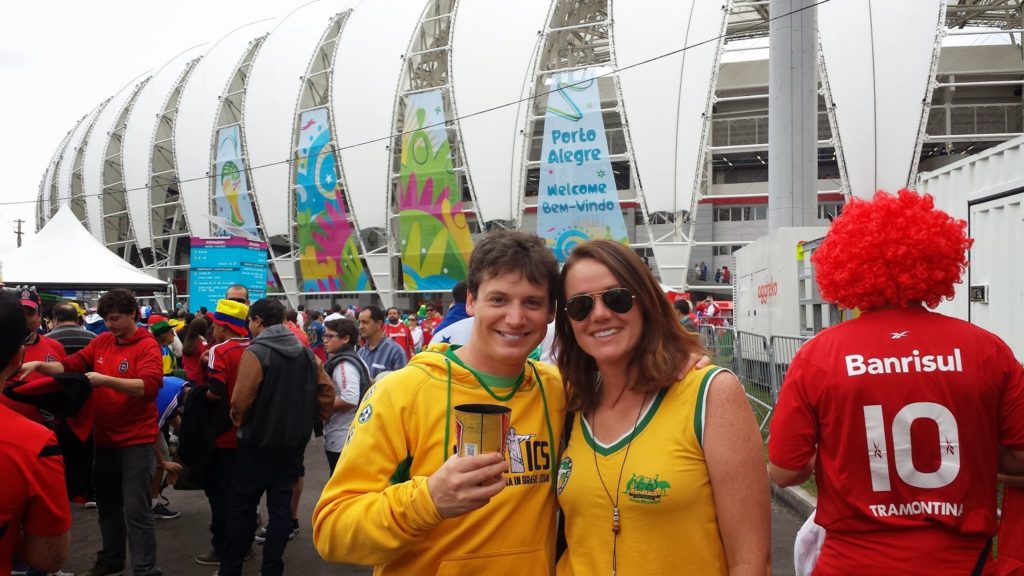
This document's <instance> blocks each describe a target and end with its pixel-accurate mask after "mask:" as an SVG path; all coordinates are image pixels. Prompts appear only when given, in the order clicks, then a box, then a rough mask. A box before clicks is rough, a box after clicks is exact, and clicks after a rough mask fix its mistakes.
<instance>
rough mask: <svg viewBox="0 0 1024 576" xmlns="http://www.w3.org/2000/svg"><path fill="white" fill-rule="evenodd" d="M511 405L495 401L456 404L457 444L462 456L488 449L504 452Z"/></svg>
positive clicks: (482, 452) (484, 451)
mask: <svg viewBox="0 0 1024 576" xmlns="http://www.w3.org/2000/svg"><path fill="white" fill-rule="evenodd" d="M511 416H512V409H511V408H509V407H507V406H499V405H496V404H462V405H460V406H456V407H455V446H456V450H457V451H458V454H459V455H461V456H474V455H476V454H484V453H487V452H497V453H499V454H501V455H504V454H505V438H506V437H507V436H508V427H509V420H510V418H511Z"/></svg>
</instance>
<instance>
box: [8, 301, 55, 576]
mask: <svg viewBox="0 0 1024 576" xmlns="http://www.w3.org/2000/svg"><path fill="white" fill-rule="evenodd" d="M29 333H30V331H29V328H28V325H27V324H26V322H25V313H24V312H23V311H22V304H21V303H19V302H18V299H17V298H16V297H15V296H14V295H12V294H10V293H9V292H6V291H3V290H0V382H5V381H7V380H8V379H10V377H11V376H13V375H14V374H16V373H17V372H18V370H19V368H20V367H21V359H22V354H23V353H24V350H25V345H24V343H25V338H26V337H27V336H28V335H29ZM0 478H2V480H0V574H10V573H11V572H10V570H11V559H12V556H13V555H15V554H17V556H18V558H20V559H21V560H23V561H25V562H28V563H29V564H30V565H32V566H33V567H35V568H36V569H38V570H44V571H47V572H50V571H57V570H60V568H61V566H62V565H63V564H64V559H65V558H66V557H67V555H68V543H69V541H70V537H69V531H70V530H71V509H70V507H69V505H68V496H67V492H66V491H65V490H64V461H63V460H62V458H61V455H60V448H59V447H58V445H57V438H56V437H55V436H54V434H53V432H51V431H49V430H47V429H46V428H44V427H43V426H40V425H39V424H36V423H35V422H32V421H30V420H28V419H27V418H24V417H22V416H19V415H18V414H16V413H15V412H14V411H12V410H10V409H8V408H6V407H4V406H0Z"/></svg>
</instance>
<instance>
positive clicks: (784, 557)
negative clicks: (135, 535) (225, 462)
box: [64, 439, 803, 576]
mask: <svg viewBox="0 0 1024 576" xmlns="http://www.w3.org/2000/svg"><path fill="white" fill-rule="evenodd" d="M326 482H327V462H326V460H325V458H324V454H323V443H322V440H320V439H317V440H316V441H314V442H311V443H310V445H309V447H308V448H307V449H306V485H305V491H304V493H303V496H302V500H301V501H300V503H299V526H300V531H299V534H298V536H296V537H295V538H294V539H293V540H291V541H290V542H289V543H288V548H287V549H286V550H285V573H286V574H302V575H303V576H328V575H329V576H366V575H369V574H371V572H372V570H371V569H370V568H366V567H360V566H346V565H339V564H328V563H326V562H324V561H323V560H321V559H320V556H319V554H317V552H316V550H315V549H314V548H313V542H312V534H311V532H310V526H309V519H310V517H311V516H312V514H313V506H314V505H315V504H316V500H317V498H319V496H320V491H321V490H322V489H323V486H324V484H325V483H326ZM165 494H166V495H167V496H168V497H169V498H170V500H171V508H173V509H175V510H177V511H179V512H181V516H180V517H179V518H176V519H174V520H157V526H156V528H157V543H158V549H157V559H158V562H159V565H160V567H161V568H162V569H163V571H164V574H165V575H166V576H191V575H198V576H209V575H212V574H213V573H214V572H215V571H216V567H210V566H199V565H197V564H196V563H195V562H194V561H193V557H194V556H195V555H196V554H198V553H200V552H205V551H207V550H208V549H209V546H210V535H209V530H208V523H209V513H210V512H209V507H208V505H207V501H206V496H205V495H204V494H203V493H202V491H192V492H175V491H174V490H173V489H168V490H167V491H166V492H165ZM262 514H263V518H264V520H265V519H266V511H265V509H264V511H263V513H262ZM72 516H73V524H72V528H71V553H70V555H69V557H68V561H67V563H66V564H65V567H64V570H65V571H67V572H72V573H83V572H85V571H86V570H88V569H89V567H90V566H92V564H93V560H94V559H95V554H96V551H97V550H99V548H100V535H99V525H98V524H97V522H96V510H95V509H92V510H89V509H86V508H84V507H83V506H81V505H76V504H73V505H72ZM802 522H803V520H802V519H800V518H799V517H797V515H796V514H795V513H794V512H792V511H791V510H790V509H789V508H787V507H786V506H784V505H782V504H781V502H778V501H773V503H772V535H773V536H772V560H773V561H772V564H773V567H774V568H773V573H774V575H775V576H790V575H792V574H793V538H794V537H795V535H796V531H797V530H798V529H799V528H800V524H802ZM260 554H261V549H260V547H259V546H256V554H255V556H254V557H253V559H252V560H250V561H249V562H248V563H246V566H245V572H244V573H245V575H246V576H255V574H256V573H257V572H258V571H259V567H260ZM126 574H128V572H126Z"/></svg>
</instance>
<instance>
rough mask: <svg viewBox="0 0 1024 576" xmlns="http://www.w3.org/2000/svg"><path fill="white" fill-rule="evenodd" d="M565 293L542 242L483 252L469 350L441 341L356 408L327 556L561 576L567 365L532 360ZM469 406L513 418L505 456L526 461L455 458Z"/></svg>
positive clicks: (326, 501) (327, 512)
mask: <svg viewBox="0 0 1024 576" xmlns="http://www.w3.org/2000/svg"><path fill="white" fill-rule="evenodd" d="M557 283H558V264H557V262H556V261H555V258H554V255H553V254H552V253H551V250H550V249H548V248H547V246H546V245H545V244H544V242H543V240H541V239H540V238H538V237H537V236H534V235H532V234H526V233H523V232H499V233H495V234H491V235H489V236H487V237H486V238H485V239H483V240H482V241H481V242H480V243H479V244H477V245H476V247H475V248H474V250H473V254H472V257H471V260H470V265H469V275H468V278H467V285H468V292H469V293H468V295H467V299H466V309H467V312H468V313H469V314H471V315H472V316H473V317H474V318H475V321H474V323H473V329H472V335H471V337H470V339H469V341H468V342H467V343H466V344H465V345H464V346H462V347H460V348H458V349H457V350H452V348H451V347H449V346H448V345H447V344H443V343H435V344H434V345H432V346H431V350H430V351H428V352H425V353H420V354H418V355H416V356H415V357H413V359H412V360H411V361H410V363H409V365H408V366H407V367H405V368H404V369H402V370H399V371H397V372H395V373H393V374H391V375H390V376H388V377H387V378H385V379H384V380H382V381H381V382H380V383H379V384H378V385H377V386H375V387H374V388H372V389H371V390H369V391H368V392H367V393H366V396H365V397H364V399H363V401H362V403H361V404H360V406H359V408H358V410H357V412H356V414H357V415H356V418H355V420H354V421H353V423H352V427H351V429H350V431H349V435H348V436H349V438H348V442H347V444H346V446H345V449H344V451H343V452H342V453H341V458H340V460H339V461H338V470H337V471H336V473H335V474H334V475H333V476H332V477H331V480H330V481H329V482H328V484H327V486H326V487H325V488H324V491H323V495H322V496H321V498H320V501H319V502H318V503H317V506H316V509H315V512H314V516H313V540H314V543H315V544H316V546H317V549H318V550H319V552H320V554H321V555H322V556H323V557H324V558H325V559H327V560H329V561H333V562H347V563H355V564H377V565H383V566H385V567H386V568H385V571H386V572H388V573H391V572H392V571H394V572H395V573H401V574H436V573H439V572H444V571H445V570H446V569H451V570H452V571H454V572H457V573H460V574H461V573H470V572H474V573H475V572H484V571H486V572H487V573H488V574H492V575H495V574H499V575H500V574H508V575H513V574H546V573H548V572H549V571H550V567H551V566H552V565H553V562H554V535H555V530H554V528H555V522H554V519H555V511H556V509H557V505H556V502H555V493H554V490H553V487H552V485H551V482H552V472H553V470H554V466H555V464H556V463H557V462H558V460H557V458H558V454H557V446H556V444H555V442H556V439H557V436H558V435H560V433H561V430H562V425H563V422H564V416H565V414H564V412H565V393H564V391H563V387H562V382H561V378H560V377H559V375H558V373H557V371H556V369H555V368H554V367H552V366H548V365H545V364H538V363H534V362H532V361H528V360H527V358H528V356H529V354H530V353H531V352H532V351H533V350H534V349H535V348H536V347H537V345H538V344H540V343H541V341H542V339H543V338H544V336H545V334H546V333H547V326H548V323H549V322H550V321H551V320H552V319H553V317H554V311H555V295H556V293H557ZM608 298H610V299H611V300H612V301H613V302H615V306H617V307H621V306H622V305H623V304H622V299H621V295H616V294H612V295H611V296H609V297H608ZM581 306H585V304H581ZM465 404H490V405H498V406H503V407H507V408H509V409H511V413H510V416H509V424H508V426H509V428H508V429H509V430H510V429H511V428H515V434H510V435H506V438H507V440H506V449H505V450H503V452H511V453H516V454H523V456H524V458H523V461H522V462H520V461H519V460H516V466H515V467H514V469H511V470H510V469H509V463H508V462H506V459H505V457H504V455H503V454H499V453H487V454H479V455H473V456H469V455H458V454H455V447H456V446H457V440H456V435H457V429H458V424H457V420H456V416H455V409H456V407H458V406H462V405H465ZM477 510H479V512H475V511H477Z"/></svg>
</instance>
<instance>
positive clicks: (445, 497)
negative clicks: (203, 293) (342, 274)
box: [0, 191, 1024, 576]
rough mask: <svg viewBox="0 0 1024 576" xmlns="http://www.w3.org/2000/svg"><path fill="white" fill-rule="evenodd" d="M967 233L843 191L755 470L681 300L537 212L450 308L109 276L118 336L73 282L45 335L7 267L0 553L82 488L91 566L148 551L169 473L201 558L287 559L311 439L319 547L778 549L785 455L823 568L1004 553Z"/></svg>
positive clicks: (1008, 465)
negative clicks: (946, 303) (90, 512)
mask: <svg viewBox="0 0 1024 576" xmlns="http://www.w3.org/2000/svg"><path fill="white" fill-rule="evenodd" d="M897 233H898V234H900V240H901V241H900V243H899V244H898V245H899V247H900V250H899V251H893V250H887V249H886V248H887V247H888V246H892V245H895V244H896V243H895V242H893V240H894V236H893V235H894V234H897ZM865 237H867V238H868V239H869V241H865V240H864V238H865ZM969 246H970V241H969V240H968V239H967V238H966V236H965V234H964V223H963V222H960V221H954V220H952V219H950V218H949V217H948V216H947V215H945V214H944V213H942V212H940V211H938V210H935V209H934V207H933V205H932V202H931V199H930V198H929V197H926V196H919V195H916V194H914V193H910V192H906V191H901V192H900V193H899V194H898V195H889V194H885V193H879V194H878V195H877V196H876V197H875V199H874V200H871V201H868V200H853V201H851V202H850V204H849V205H848V206H847V207H846V208H845V209H844V211H843V215H842V216H840V217H838V218H837V219H836V220H835V223H834V224H833V227H832V229H831V231H830V232H829V234H828V236H826V238H825V240H824V241H823V243H822V245H821V247H820V248H819V250H818V251H816V252H815V255H814V257H813V258H814V264H815V267H816V270H817V273H818V281H819V284H820V287H821V292H822V294H823V295H824V296H825V297H826V298H831V299H833V300H834V301H836V302H839V303H840V304H842V305H844V306H847V307H851V308H853V307H856V308H858V309H859V310H860V312H861V314H860V317H859V318H857V319H854V320H850V321H848V322H845V323H843V324H840V325H839V326H837V327H834V328H832V329H830V330H828V331H826V332H824V333H822V334H821V335H819V336H818V337H816V338H815V339H813V340H811V341H810V342H809V343H808V344H807V345H805V346H804V347H803V348H802V349H801V350H800V352H799V353H798V354H797V356H796V357H795V358H794V359H793V363H792V366H791V368H790V370H789V373H788V374H787V376H786V380H785V383H784V385H783V387H782V393H781V395H780V398H779V403H778V407H777V410H776V414H775V416H774V418H773V420H772V427H771V440H770V442H769V446H768V449H769V451H768V456H769V462H768V465H767V467H766V465H765V464H766V463H765V456H764V448H763V444H762V438H761V435H760V432H759V430H758V426H757V423H756V421H755V419H754V415H753V413H752V411H751V409H750V405H749V403H748V401H747V398H746V396H745V393H744V389H743V385H742V383H741V382H740V381H739V380H738V379H737V377H736V375H735V374H733V373H732V372H730V371H729V370H727V369H724V368H722V367H719V366H715V365H714V364H713V363H712V362H711V359H710V358H709V357H708V350H707V349H706V348H705V347H704V346H703V345H702V343H701V340H700V339H699V337H698V335H697V334H695V333H694V332H693V331H692V330H689V329H688V326H686V320H690V316H689V315H690V313H691V310H690V309H689V304H688V303H685V302H684V303H685V304H686V306H685V308H686V309H685V310H684V309H683V308H684V307H683V306H680V305H678V304H676V305H673V303H671V302H670V301H669V300H668V299H667V298H666V297H665V295H664V293H663V292H662V290H661V287H660V286H659V284H658V282H657V281H656V279H655V278H654V276H653V275H652V274H651V273H650V270H649V268H648V267H647V266H646V265H645V264H644V262H643V260H642V259H641V258H640V257H638V256H637V254H636V253H635V252H634V251H633V250H631V249H629V248H628V247H626V246H624V245H622V244H620V243H618V242H614V241H607V240H593V241H588V242H585V243H582V244H580V245H578V246H577V247H576V248H574V250H573V251H572V253H571V254H570V255H569V258H568V260H567V261H566V262H565V263H564V265H562V266H561V267H560V266H559V263H558V262H557V261H556V260H555V257H554V255H553V254H552V252H551V250H550V249H549V248H548V247H547V246H546V245H545V243H544V241H543V240H541V239H540V238H538V237H537V236H535V235H533V234H529V233H525V232H519V231H500V232H494V233H491V234H488V235H487V236H486V237H484V238H483V239H482V240H480V241H479V242H478V243H476V245H475V247H474V250H473V252H472V255H471V258H470V263H469V270H468V275H467V278H466V281H465V283H464V284H462V285H460V286H457V287H456V288H455V290H453V297H454V298H455V303H454V304H453V305H452V306H451V308H450V309H449V310H448V311H447V314H446V315H442V314H441V312H443V311H444V310H443V309H442V307H441V306H440V305H439V304H436V303H435V304H429V303H428V304H424V305H423V306H422V307H421V310H415V311H407V312H405V313H404V315H403V312H402V311H401V310H399V309H397V308H388V309H382V308H380V307H377V306H372V305H371V306H365V307H362V308H360V309H356V308H355V307H351V308H344V307H342V306H337V307H335V309H332V310H331V311H329V312H328V313H327V314H323V313H322V312H321V311H316V310H305V309H303V308H301V307H300V308H299V309H296V310H294V311H292V310H287V309H286V308H285V306H284V305H283V304H282V303H281V302H280V301H279V300H275V299H261V300H258V301H256V302H250V301H249V297H248V291H247V290H246V289H245V287H244V286H233V287H231V288H230V289H228V291H227V292H226V293H225V295H224V298H223V299H222V300H220V301H218V302H217V304H216V306H215V309H214V310H213V311H206V310H200V311H198V313H197V314H196V315H195V316H193V317H190V316H189V314H188V313H187V312H176V313H175V314H173V315H164V314H154V313H153V312H152V310H147V309H146V308H145V307H140V306H139V304H138V302H137V301H136V299H135V297H134V296H133V295H132V294H131V293H130V292H128V291H127V290H112V291H110V292H107V293H106V294H104V295H103V296H102V297H101V298H100V300H99V302H98V305H97V308H96V311H95V314H96V315H99V316H100V317H101V318H102V320H103V324H104V326H105V328H106V330H105V331H102V332H101V333H100V334H99V335H97V336H94V337H92V338H90V336H89V335H87V334H90V335H91V333H89V332H88V331H86V330H83V329H80V328H79V327H78V325H79V324H83V325H86V324H94V323H93V322H88V316H89V314H90V312H91V311H89V310H79V309H76V308H75V307H72V306H67V307H63V308H61V311H60V312H59V314H58V312H57V311H56V310H55V311H54V312H53V316H54V319H55V321H56V325H55V326H54V328H53V330H52V331H51V332H50V335H49V336H47V335H42V334H40V325H41V322H40V316H41V314H40V311H39V308H40V306H39V298H38V295H36V294H35V293H34V292H33V291H31V290H27V289H26V290H22V291H20V294H18V295H13V294H9V293H4V294H3V295H0V320H2V324H0V325H2V326H3V328H2V329H0V378H2V381H4V382H7V384H6V385H5V393H4V403H5V404H6V405H7V406H10V407H13V408H15V409H17V410H18V412H19V414H15V413H14V412H13V411H12V410H11V409H10V408H8V407H5V406H0V472H2V474H3V478H4V488H3V489H2V490H0V515H3V514H6V516H0V562H2V563H4V564H3V565H0V574H3V573H5V572H4V571H5V570H6V563H8V562H9V561H10V559H11V558H12V556H13V557H15V558H17V561H18V562H22V563H25V564H27V566H29V567H31V568H32V569H35V570H41V571H43V573H45V572H48V571H49V572H52V571H55V570H58V569H59V568H60V567H61V564H62V561H63V559H64V558H65V557H66V556H67V550H68V546H69V534H68V530H69V528H70V525H71V523H70V512H69V504H68V498H69V494H70V497H71V498H72V499H74V498H76V497H80V496H81V497H85V498H90V497H93V496H94V497H95V502H96V504H97V506H98V521H99V527H100V533H101V535H102V549H101V550H100V551H99V552H98V554H97V557H96V564H95V566H94V567H93V568H92V569H91V570H90V571H89V572H88V574H89V575H91V576H104V575H111V574H119V573H121V572H122V571H123V570H125V568H126V566H127V564H126V562H127V560H128V559H129V558H130V560H131V571H132V573H133V574H136V575H153V574H161V573H162V572H161V570H160V568H159V567H158V566H157V565H156V546H157V541H156V536H155V530H154V526H155V520H156V519H158V518H165V517H171V516H170V515H171V514H174V513H173V511H172V510H170V509H168V508H167V504H166V503H165V502H162V501H161V500H160V494H161V489H162V487H163V485H164V484H165V483H181V484H182V485H185V484H188V483H191V484H194V485H198V486H199V487H201V488H202V489H203V490H205V494H206V496H207V499H208V500H209V508H210V521H209V526H210V532H211V538H210V543H211V546H210V550H209V551H207V552H204V553H201V554H198V555H197V556H196V558H195V561H196V563H197V564H200V565H208V566H217V567H218V574H221V575H229V576H232V575H238V574H241V571H242V566H243V563H244V562H245V561H246V560H247V559H248V558H249V557H251V556H252V555H253V544H254V543H257V542H258V543H262V544H263V546H262V559H261V574H263V575H264V576H277V575H280V574H282V573H283V572H284V560H283V553H284V550H285V548H286V546H287V545H288V541H289V540H290V539H291V537H292V536H293V535H294V534H295V532H296V531H297V530H298V529H299V525H300V519H299V518H297V503H298V497H299V495H301V494H302V491H303V487H304V481H303V477H304V473H305V467H304V453H305V451H306V447H307V444H308V442H309V441H310V438H311V437H312V436H313V435H322V436H324V447H325V449H324V452H325V453H324V458H325V459H326V461H327V464H328V467H329V469H330V470H331V476H330V479H329V480H328V482H327V484H326V486H325V487H324V488H323V491H322V493H321V494H320V496H319V498H318V501H317V503H316V506H315V509H314V513H313V517H312V537H313V542H314V545H315V547H316V549H317V551H318V552H319V553H320V555H321V556H322V557H323V558H324V559H325V560H327V561H329V562H339V563H349V564H363V565H373V566H377V567H378V568H377V573H386V574H391V573H395V574H439V573H444V574H479V573H487V574H509V575H512V574H555V573H557V574H559V575H573V574H580V575H590V574H602V573H608V572H610V573H611V574H613V575H615V574H619V573H622V574H638V573H649V574H669V573H693V574H733V575H744V574H768V573H770V571H771V558H770V555H771V552H770V550H771V541H770V540H771V521H770V516H771V510H770V503H769V477H771V479H772V480H774V481H775V482H776V483H777V484H779V485H781V486H788V485H793V484H799V483H801V482H803V481H804V480H806V479H807V478H808V477H809V476H810V475H811V474H812V473H813V474H814V475H815V477H816V479H817V483H818V492H819V506H818V510H817V523H818V525H819V526H820V527H821V529H822V530H823V531H824V538H823V542H824V543H823V545H822V546H821V548H820V551H816V554H817V556H816V566H815V568H814V570H815V572H814V573H815V574H821V575H830V574H908V573H922V572H929V573H936V574H954V573H955V574H988V573H995V572H993V564H992V562H991V561H990V557H991V554H990V543H991V538H992V536H993V535H995V534H996V531H997V515H996V486H997V476H996V475H997V471H998V472H999V473H1001V474H1003V475H1004V476H1003V479H1004V480H1006V481H1007V482H1008V485H1014V482H1016V481H1017V480H1019V477H1022V476H1024V370H1022V368H1021V365H1020V363H1019V362H1018V361H1017V360H1015V359H1014V357H1013V354H1012V352H1011V351H1010V350H1009V348H1008V347H1007V346H1006V344H1005V343H1003V342H1002V341H1001V340H999V339H998V338H997V337H995V336H994V335H992V334H989V333H987V332H985V331H983V330H981V329H978V328H976V327H974V326H972V325H970V324H966V323H963V322H960V321H957V320H953V319H950V318H948V317H945V316H942V315H940V314H936V313H933V312H929V311H928V310H926V307H934V306H935V305H936V304H937V303H938V302H939V300H940V299H941V298H943V297H947V298H948V297H951V296H952V286H953V283H954V282H956V281H958V280H959V277H960V274H961V273H962V272H963V269H964V266H965V265H966V262H965V251H966V250H967V249H968V248H969ZM893 270H899V272H900V273H899V274H895V273H891V272H892V271H893ZM18 296H20V298H19V297H18ZM713 305H714V302H713V300H712V301H710V302H706V306H705V308H704V309H705V310H707V308H708V307H709V306H713ZM62 306H63V305H62ZM55 308H57V307H55ZM325 312H326V311H325ZM179 314H180V315H179ZM61 318H63V319H64V320H60V319H61ZM179 320H180V321H179ZM62 323H63V324H62ZM546 339H547V340H549V341H551V342H552V343H551V344H550V345H547V346H546V345H545V344H544V342H545V340H546ZM543 349H546V350H547V353H546V354H547V355H546V356H545V355H541V356H539V357H541V358H544V359H547V358H550V359H551V360H552V362H550V363H549V362H544V361H539V360H537V359H535V358H537V357H538V350H543ZM175 383H179V384H175ZM83 388H84V389H85V390H86V391H87V393H86V394H82V393H81V391H82V389H83ZM168 389H170V390H171V392H173V393H171V394H168V393H167V390H168ZM9 392H10V393H9ZM167 396H170V397H171V398H170V399H169V400H168V401H166V402H165V403H161V400H160V399H161V398H162V397H167ZM44 400H45V402H44ZM44 405H45V408H44V407H43V406H44ZM479 405H490V407H491V408H492V409H494V410H496V411H497V412H498V413H501V414H504V416H503V417H502V419H501V420H500V422H501V426H500V434H501V436H500V438H501V442H500V444H501V445H502V449H501V450H500V451H498V452H487V453H476V452H475V451H473V450H465V453H460V450H459V446H460V445H462V444H461V442H460V439H461V438H462V436H463V435H464V434H468V432H467V429H466V428H465V424H464V422H463V421H462V420H460V419H459V417H458V416H457V414H458V413H461V412H460V410H465V409H468V408H469V407H474V406H479ZM30 419H31V420H35V422H32V421H31V420H30ZM83 431H84V432H85V433H84V434H83ZM89 433H91V442H92V444H93V446H92V448H91V454H92V460H91V462H90V463H89V464H86V463H84V453H86V452H90V450H88V449H85V448H83V446H86V445H87V444H86V443H87V442H89V441H90V439H89V436H90V434H89ZM172 434H173V436H172ZM65 437H69V438H68V439H67V441H66V442H65V440H64V438H65ZM174 439H176V440H177V441H176V442H174V441H171V442H168V440H174ZM174 445H177V450H176V451H175V450H174V449H173V447H174ZM62 451H64V453H65V457H64V458H62V457H61V452H62ZM83 467H84V468H83ZM88 467H91V469H92V471H93V473H92V474H91V476H90V475H89V474H88V473H87V470H88ZM65 470H67V471H68V474H67V477H66V478H65ZM83 470H85V471H86V473H84V474H83ZM154 478H155V480H154ZM90 480H91V482H90ZM264 496H265V498H266V508H267V522H266V525H265V526H261V525H260V524H261V521H260V513H259V510H258V507H259V503H260V500H261V498H263V497H264ZM1019 502H1020V498H1019V497H1017V496H1016V494H1014V493H1013V492H1012V489H1008V493H1007V498H1006V500H1005V501H1004V509H1003V520H1002V528H1001V530H1002V531H1003V532H1002V534H1003V536H1004V538H1005V540H1003V541H1001V542H1000V546H999V562H998V564H997V565H996V568H997V569H998V570H1000V571H1001V572H1000V573H1002V574H1012V573H1014V572H1013V570H1015V569H1016V570H1019V569H1020V567H1021V566H1022V564H1021V563H1020V562H1019V561H1018V560H1016V559H1017V558H1024V554H1022V553H1021V546H1022V545H1024V542H1022V541H1021V540H1020V538H1017V537H1016V534H1018V533H1019V532H1020V531H1021V530H1020V529H1019V528H1015V523H1017V522H1019V520H1018V517H1017V516H1016V510H1015V509H1008V507H1009V506H1011V503H1016V504H1013V505H1014V506H1019V505H1020V504H1019ZM158 506H161V507H162V508H163V510H158V508H157V507H158ZM8 510H13V511H14V512H13V513H10V512H7V511H8ZM164 512H167V513H168V514H164ZM812 563H813V562H812Z"/></svg>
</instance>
